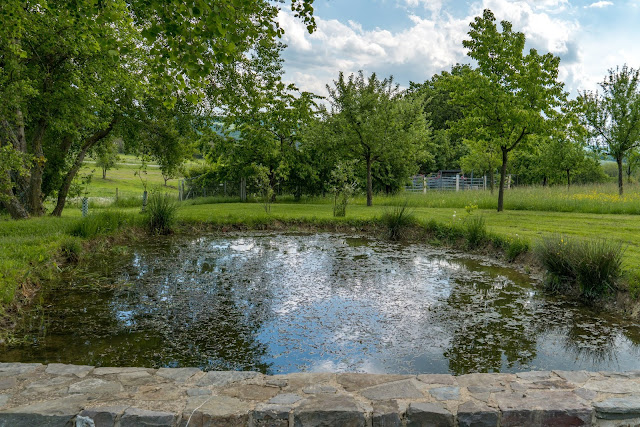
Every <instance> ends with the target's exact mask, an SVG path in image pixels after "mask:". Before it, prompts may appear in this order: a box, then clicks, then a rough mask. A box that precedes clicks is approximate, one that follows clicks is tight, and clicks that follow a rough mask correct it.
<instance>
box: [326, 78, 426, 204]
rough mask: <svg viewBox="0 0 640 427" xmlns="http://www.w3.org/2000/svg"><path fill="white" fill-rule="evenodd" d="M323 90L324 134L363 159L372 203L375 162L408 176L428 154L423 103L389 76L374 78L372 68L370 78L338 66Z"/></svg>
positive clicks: (345, 150) (368, 200) (346, 151)
mask: <svg viewBox="0 0 640 427" xmlns="http://www.w3.org/2000/svg"><path fill="white" fill-rule="evenodd" d="M327 90H328V91H329V102H330V103H331V114H330V116H329V117H327V119H326V120H327V121H326V123H327V125H328V127H329V128H330V129H331V131H330V132H328V133H327V135H330V136H331V138H334V139H335V140H336V142H335V144H336V145H337V146H338V147H344V148H343V150H344V151H343V152H344V153H345V155H346V156H353V157H354V158H356V159H358V160H360V161H362V162H364V165H362V166H363V167H364V168H366V182H367V186H366V191H367V205H368V206H371V205H372V204H373V180H372V179H373V177H372V170H373V167H374V164H376V163H379V164H387V165H396V169H397V168H398V166H400V167H401V168H402V169H401V170H400V171H398V172H397V173H396V174H397V176H394V175H396V174H394V175H391V176H388V178H392V179H393V178H395V179H396V180H397V179H398V178H400V180H401V181H406V179H407V178H408V177H409V176H410V175H411V174H413V173H415V172H416V171H417V167H418V164H419V163H421V162H422V161H423V160H424V159H425V158H427V157H428V156H429V155H428V153H427V147H428V143H429V140H430V129H429V127H428V123H427V121H426V118H425V115H424V111H423V107H422V103H421V101H420V99H419V98H417V97H415V96H404V95H405V94H404V92H402V91H400V89H399V86H398V85H396V84H395V83H394V82H393V78H392V77H390V78H386V79H383V80H378V77H377V76H376V74H375V73H374V74H372V75H371V76H370V77H369V78H365V76H364V74H363V73H362V72H360V73H358V75H353V74H352V75H350V76H349V77H348V78H345V76H344V74H343V73H342V72H341V73H340V74H339V76H338V80H334V81H333V87H331V86H329V85H327ZM383 170H386V169H383ZM379 174H380V173H379ZM380 175H382V174H380ZM382 177H383V179H384V176H382ZM389 183H390V182H389V181H387V184H389Z"/></svg>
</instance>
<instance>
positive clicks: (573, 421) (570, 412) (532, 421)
mask: <svg viewBox="0 0 640 427" xmlns="http://www.w3.org/2000/svg"><path fill="white" fill-rule="evenodd" d="M495 399H496V402H497V403H498V406H499V407H500V411H501V412H502V420H501V425H502V426H504V427H508V426H523V425H558V426H560V425H571V426H582V425H590V424H591V416H592V412H593V410H592V408H591V406H590V405H587V404H586V403H585V402H584V401H583V400H582V399H580V398H579V397H578V396H576V395H575V394H574V393H572V392H569V391H543V390H530V391H527V392H526V393H522V392H513V393H512V392H504V393H496V395H495Z"/></svg>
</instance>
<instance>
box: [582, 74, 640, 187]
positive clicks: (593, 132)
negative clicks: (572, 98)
mask: <svg viewBox="0 0 640 427" xmlns="http://www.w3.org/2000/svg"><path fill="white" fill-rule="evenodd" d="M639 73H640V70H634V69H633V68H629V67H627V66H626V65H624V66H623V67H622V68H616V69H615V70H613V69H611V70H609V75H608V76H607V77H605V79H604V81H603V82H602V83H600V88H601V89H602V93H598V92H588V91H585V92H584V93H582V94H580V98H579V99H580V100H581V101H582V105H583V115H582V118H583V120H584V124H585V125H586V127H587V129H588V130H589V134H590V137H591V141H592V143H593V145H594V147H595V148H596V149H598V150H600V151H602V152H604V153H605V154H608V155H610V156H612V157H613V158H614V159H616V163H617V164H618V193H619V194H620V195H622V193H623V189H622V185H623V184H622V183H623V171H622V169H623V166H622V163H623V161H624V159H625V157H627V156H628V154H629V153H630V152H631V151H633V150H634V149H636V148H637V147H640V86H639V85H638V83H639V82H638V78H639Z"/></svg>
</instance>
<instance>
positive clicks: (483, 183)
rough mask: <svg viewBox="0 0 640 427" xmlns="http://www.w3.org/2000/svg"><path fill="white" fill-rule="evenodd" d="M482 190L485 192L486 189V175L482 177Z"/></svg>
mask: <svg viewBox="0 0 640 427" xmlns="http://www.w3.org/2000/svg"><path fill="white" fill-rule="evenodd" d="M482 189H483V190H485V191H486V189H487V175H483V176H482Z"/></svg>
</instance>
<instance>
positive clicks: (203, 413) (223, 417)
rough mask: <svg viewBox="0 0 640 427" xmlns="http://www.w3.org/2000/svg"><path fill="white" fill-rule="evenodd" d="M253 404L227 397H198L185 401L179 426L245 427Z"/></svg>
mask: <svg viewBox="0 0 640 427" xmlns="http://www.w3.org/2000/svg"><path fill="white" fill-rule="evenodd" d="M253 408H254V404H252V403H249V402H244V401H242V400H240V399H236V398H234V397H229V396H198V397H192V398H190V399H189V400H188V401H187V406H186V407H185V409H184V411H183V413H182V421H181V423H180V425H181V426H182V425H186V422H187V420H189V419H191V422H190V423H189V426H246V425H247V424H248V422H249V413H250V412H251V411H252V410H253Z"/></svg>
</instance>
